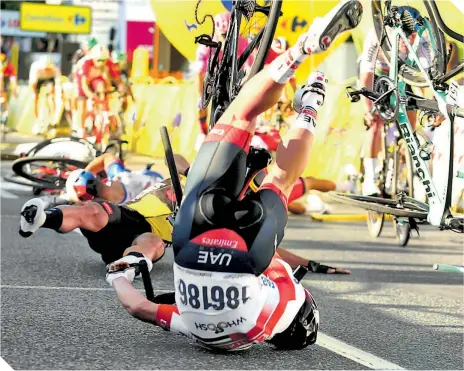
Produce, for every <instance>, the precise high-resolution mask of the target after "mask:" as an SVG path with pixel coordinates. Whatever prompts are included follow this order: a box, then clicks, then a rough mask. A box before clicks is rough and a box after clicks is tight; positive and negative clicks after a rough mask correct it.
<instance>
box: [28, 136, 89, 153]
mask: <svg viewBox="0 0 464 371" xmlns="http://www.w3.org/2000/svg"><path fill="white" fill-rule="evenodd" d="M58 142H79V143H81V144H82V145H84V146H85V147H87V148H88V150H89V153H92V154H93V155H94V157H95V156H97V155H98V151H97V149H96V148H95V146H94V145H93V144H92V143H90V142H89V141H88V140H86V139H83V138H79V137H74V136H70V137H57V138H52V139H46V140H43V141H41V142H39V143H38V144H37V145H36V146H34V147H32V148H31V149H30V150H29V151H28V152H27V153H26V157H31V156H35V155H37V152H40V151H41V150H42V149H43V148H45V147H47V146H48V145H50V144H54V143H58Z"/></svg>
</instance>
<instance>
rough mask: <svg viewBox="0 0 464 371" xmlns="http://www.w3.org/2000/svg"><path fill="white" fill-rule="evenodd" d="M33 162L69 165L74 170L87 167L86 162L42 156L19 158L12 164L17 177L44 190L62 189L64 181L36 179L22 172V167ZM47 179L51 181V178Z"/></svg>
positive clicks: (62, 179)
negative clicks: (74, 168)
mask: <svg viewBox="0 0 464 371" xmlns="http://www.w3.org/2000/svg"><path fill="white" fill-rule="evenodd" d="M33 162H49V163H61V164H65V165H71V166H73V167H76V168H81V169H83V168H85V167H86V166H87V164H88V163H87V162H82V161H78V160H73V159H69V158H63V157H42V156H32V157H23V158H19V159H17V160H16V161H14V162H13V164H12V169H13V171H14V172H15V173H16V174H17V175H18V176H21V177H23V178H25V179H28V180H30V181H32V182H35V183H37V184H38V185H40V186H41V187H44V188H53V189H63V188H64V186H65V184H66V179H64V178H61V177H59V178H56V177H55V179H54V180H46V179H47V178H38V177H35V176H33V175H31V174H30V173H28V172H26V171H25V170H24V166H25V165H28V164H31V163H33ZM49 179H52V178H51V177H50V178H49Z"/></svg>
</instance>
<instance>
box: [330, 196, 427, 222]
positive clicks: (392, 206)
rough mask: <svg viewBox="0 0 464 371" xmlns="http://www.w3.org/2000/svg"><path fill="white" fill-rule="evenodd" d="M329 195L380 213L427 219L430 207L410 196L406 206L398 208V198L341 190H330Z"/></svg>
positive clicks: (334, 198) (405, 203)
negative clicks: (357, 193)
mask: <svg viewBox="0 0 464 371" xmlns="http://www.w3.org/2000/svg"><path fill="white" fill-rule="evenodd" d="M329 197H330V198H332V199H333V200H334V201H338V202H341V203H344V204H348V205H352V206H357V207H360V208H362V209H366V210H372V211H377V212H379V213H384V214H389V215H395V216H402V217H409V218H418V219H427V214H428V208H429V206H428V205H427V204H424V203H422V202H419V201H417V200H414V199H412V198H410V197H405V202H404V207H403V208H398V207H396V206H397V201H396V200H390V199H385V198H380V197H371V196H359V195H350V194H345V193H339V192H334V191H332V192H329Z"/></svg>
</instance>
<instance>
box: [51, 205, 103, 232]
mask: <svg viewBox="0 0 464 371" xmlns="http://www.w3.org/2000/svg"><path fill="white" fill-rule="evenodd" d="M58 208H60V210H61V212H62V214H63V221H62V224H61V226H60V227H59V229H58V231H60V232H62V233H68V232H71V231H73V230H74V229H76V228H83V229H86V230H88V231H91V232H98V231H100V230H101V229H102V228H104V227H105V226H106V225H107V224H108V220H109V217H108V213H107V212H106V211H105V210H104V209H103V207H102V206H101V205H100V204H98V203H96V202H88V203H85V204H83V205H71V206H62V207H58Z"/></svg>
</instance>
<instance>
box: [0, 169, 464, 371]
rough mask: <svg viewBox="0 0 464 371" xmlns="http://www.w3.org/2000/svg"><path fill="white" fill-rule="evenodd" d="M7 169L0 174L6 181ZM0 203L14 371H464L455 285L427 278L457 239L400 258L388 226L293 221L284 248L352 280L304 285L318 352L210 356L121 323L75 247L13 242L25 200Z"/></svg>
mask: <svg viewBox="0 0 464 371" xmlns="http://www.w3.org/2000/svg"><path fill="white" fill-rule="evenodd" d="M9 166H10V164H9V163H8V162H2V163H1V172H2V174H3V175H4V174H5V173H6V172H8V171H9ZM0 194H1V305H2V306H1V357H3V359H4V360H5V361H6V362H8V363H9V364H10V365H11V367H13V368H14V369H81V370H82V369H189V370H192V369H216V370H217V369H283V370H290V369H330V370H333V369H350V370H352V369H388V368H397V369H399V368H405V369H422V370H424V369H434V370H437V369H455V370H462V369H463V368H464V367H463V366H464V365H463V352H462V349H463V345H464V344H463V323H464V321H463V317H464V311H463V309H464V308H463V307H464V299H463V275H460V274H453V273H440V272H436V271H433V270H432V265H433V264H434V263H448V264H461V265H462V264H463V256H464V252H463V249H464V244H463V242H464V240H463V236H462V235H458V234H454V233H452V232H440V231H438V230H435V229H433V228H431V227H426V226H423V227H421V236H420V238H414V239H412V240H411V241H410V244H409V246H408V247H407V248H401V247H398V246H396V243H395V239H394V237H393V228H392V226H391V222H388V223H387V225H386V227H385V231H384V233H383V236H382V237H381V238H379V239H372V238H370V237H369V236H368V234H367V229H366V226H365V224H364V223H362V222H345V223H341V222H338V223H321V222H314V221H311V220H310V219H309V218H308V217H290V221H289V224H288V229H287V233H286V237H285V240H284V242H283V245H282V247H285V248H288V249H290V250H291V251H293V252H296V253H299V254H301V255H303V256H305V257H307V258H312V259H313V260H318V261H322V262H325V263H330V264H332V265H337V266H343V267H347V268H350V269H352V271H353V273H352V275H350V276H327V275H317V274H308V275H307V276H306V279H305V280H304V284H305V286H307V287H308V288H309V289H310V290H311V292H312V293H313V295H314V296H315V298H316V300H317V302H318V305H319V307H320V312H321V335H320V337H319V339H318V343H317V344H316V345H314V346H312V347H309V348H307V349H305V350H302V351H292V352H283V351H276V350H274V349H273V348H272V347H271V346H268V345H258V346H255V347H254V348H252V349H251V350H249V351H247V352H244V353H240V354H213V353H211V352H209V351H207V350H204V349H202V348H200V347H199V346H197V345H194V344H192V343H189V341H188V340H186V339H185V338H183V337H179V336H175V335H173V334H170V333H168V332H164V331H163V330H161V329H159V328H156V327H154V326H152V325H149V324H146V323H142V322H140V321H138V320H136V319H134V318H132V317H131V316H130V315H128V314H127V313H126V312H125V311H124V309H123V308H122V307H121V306H120V305H119V303H118V300H117V298H116V295H115V293H114V291H113V290H112V289H111V288H110V287H109V286H108V284H107V283H106V282H105V279H104V274H105V266H104V264H103V263H102V262H101V260H100V258H99V256H98V255H96V254H95V253H93V252H92V251H91V250H90V248H88V247H87V245H86V241H85V239H84V238H83V237H82V236H81V235H79V234H77V233H73V232H72V233H69V234H67V235H62V234H57V233H54V232H53V231H51V230H40V231H39V233H37V234H35V235H34V236H32V237H30V238H28V239H23V238H21V237H20V236H19V235H18V232H17V231H18V223H19V216H18V212H19V210H20V207H21V205H22V204H23V203H24V202H25V201H26V200H27V199H28V198H30V197H31V191H30V190H29V189H27V188H25V187H21V186H16V185H12V184H10V183H5V182H4V181H2V183H1V192H0ZM171 266H172V254H171V252H170V251H168V253H167V254H166V256H165V258H163V259H162V260H161V261H160V262H158V263H156V265H155V267H154V269H153V272H152V279H153V283H154V287H155V289H156V290H160V291H163V290H171V289H172V288H173V284H172V281H173V275H172V268H171ZM136 285H138V287H140V288H142V286H141V282H138V281H137V282H136Z"/></svg>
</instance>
